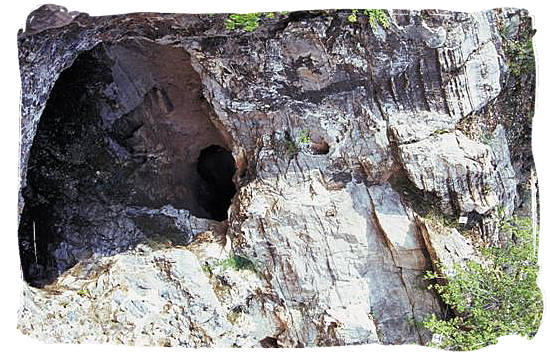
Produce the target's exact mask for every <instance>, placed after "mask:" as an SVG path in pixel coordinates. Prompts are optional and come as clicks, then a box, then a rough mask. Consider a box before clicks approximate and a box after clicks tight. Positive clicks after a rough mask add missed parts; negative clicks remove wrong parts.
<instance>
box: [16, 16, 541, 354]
mask: <svg viewBox="0 0 550 354" xmlns="http://www.w3.org/2000/svg"><path fill="white" fill-rule="evenodd" d="M348 15H349V13H348V12H346V11H310V12H297V13H290V14H288V15H282V14H276V15H275V18H273V19H263V20H262V21H263V22H262V23H261V25H260V27H259V28H258V29H257V30H256V31H254V32H252V33H246V32H244V31H242V30H235V31H227V30H226V29H225V24H224V21H225V19H226V15H222V14H220V15H214V16H209V15H178V14H131V15H120V16H107V17H90V16H88V15H86V14H75V13H68V12H66V11H65V10H60V8H57V7H55V6H52V5H49V6H47V7H43V8H41V9H39V10H37V11H36V12H35V13H33V14H32V15H31V16H34V17H35V19H31V18H29V26H28V29H27V31H25V32H21V33H20V34H19V37H18V40H19V48H20V65H21V77H22V85H23V95H22V99H23V104H22V145H21V171H20V173H21V192H20V204H19V207H20V209H19V211H20V228H19V240H20V253H21V260H22V267H23V274H24V278H25V280H26V281H27V282H28V283H29V284H30V285H26V286H25V291H24V293H23V295H22V296H23V303H22V306H21V309H20V318H19V328H20V329H21V331H22V332H23V333H26V334H29V335H31V336H33V337H36V338H39V339H41V340H45V341H54V342H114V343H126V344H144V345H171V346H173V345H181V346H246V347H249V346H263V347H278V346H285V347H300V346H316V345H345V344H361V343H387V344H390V343H391V344H400V343H419V344H426V343H428V342H429V341H430V339H431V336H430V333H428V332H426V331H425V330H424V329H422V328H420V327H419V326H418V325H417V323H418V321H421V320H422V319H423V318H424V317H425V316H426V315H427V314H430V313H441V312H442V310H443V308H442V305H441V302H440V299H438V297H437V296H436V295H435V294H434V293H433V292H431V291H429V290H427V289H426V285H427V284H426V283H425V281H424V280H423V275H424V274H425V272H426V270H429V269H432V267H433V265H434V264H435V262H436V261H437V262H441V263H443V264H446V265H452V264H454V263H456V262H462V261H464V260H465V259H472V258H475V254H476V250H475V244H474V243H473V241H472V240H470V239H468V238H466V236H464V234H463V233H462V231H464V230H468V231H469V232H470V233H476V232H477V233H480V234H481V236H482V237H483V238H484V239H485V240H488V241H492V240H498V235H497V234H496V233H497V231H498V230H497V229H496V228H494V227H490V226H491V223H492V222H493V221H494V220H495V215H496V214H497V210H498V212H499V213H500V214H499V215H501V214H502V213H503V214H504V215H511V214H512V213H513V212H514V210H515V208H516V207H518V206H520V204H521V203H522V201H523V197H524V196H523V194H522V193H523V190H522V185H523V184H524V183H525V181H526V180H527V178H528V177H527V176H529V175H530V173H531V169H532V168H533V164H532V160H531V159H530V155H529V154H525V153H523V152H522V151H523V150H525V149H530V146H529V144H530V135H529V136H527V138H526V137H525V136H524V135H525V134H523V137H522V138H521V139H520V138H519V136H520V135H521V134H520V132H525V130H524V129H526V128H525V127H524V126H516V125H514V123H513V122H514V121H515V120H518V119H520V120H521V119H523V120H525V121H526V122H525V124H527V125H528V124H529V123H528V122H527V121H528V120H530V118H531V117H530V113H529V112H530V111H525V112H523V111H521V112H520V113H521V114H516V115H515V116H513V117H512V116H508V115H506V114H505V112H506V111H505V110H504V109H503V108H502V107H503V106H505V105H506V104H507V103H506V102H509V96H511V95H515V94H517V93H516V92H515V91H514V88H515V87H516V86H515V85H524V86H522V87H532V88H534V86H529V85H530V83H531V82H532V81H534V72H526V73H525V74H523V75H524V76H523V77H522V78H517V77H516V78H513V77H512V76H510V73H509V72H510V70H509V62H510V60H511V59H510V58H509V57H507V53H506V52H505V51H504V49H503V40H504V38H503V37H502V34H501V33H502V32H501V29H502V26H508V24H510V23H516V24H517V23H521V26H522V28H523V29H521V28H520V29H518V30H517V31H516V32H513V33H516V34H515V35H519V33H520V32H521V31H522V30H527V31H530V30H531V29H530V19H529V17H528V15H527V13H526V12H524V11H520V10H491V11H484V12H480V13H475V14H466V13H456V12H445V11H422V12H419V11H390V12H389V18H390V26H389V28H387V29H383V28H382V27H380V26H378V28H375V29H372V28H371V27H370V26H369V25H368V23H367V22H366V21H367V20H366V19H364V18H362V19H361V21H359V22H358V23H349V22H348V21H347V16H348ZM512 19H514V21H512ZM512 35H514V34H512ZM518 80H519V81H518ZM518 82H519V83H518ZM523 94H524V95H527V96H529V95H530V96H529V97H531V98H532V96H533V94H534V92H533V91H532V90H531V91H529V90H525V92H524V93H523ZM526 100H527V99H526ZM525 109H526V110H528V109H529V108H528V107H527V106H526V107H525ZM516 113H517V112H516ZM480 131H482V132H484V133H486V132H490V133H492V134H491V136H485V135H483V134H480V133H479V132H480ZM529 134H530V132H529ZM520 155H521V156H524V157H525V159H523V160H522V162H521V163H518V162H517V161H515V160H514V158H517V157H518V156H520ZM205 159H206V160H205ZM433 214H437V215H440V216H441V217H442V218H449V219H451V220H453V221H456V219H457V218H458V217H459V216H466V217H467V220H468V222H467V223H466V225H461V227H460V228H459V229H458V230H457V229H453V228H448V229H447V228H446V229H445V230H444V231H440V230H438V229H434V228H433V227H430V226H429V225H430V224H429V223H428V222H425V219H424V217H429V215H433ZM151 245H153V246H151ZM151 247H154V249H152V248H151ZM232 262H233V263H232Z"/></svg>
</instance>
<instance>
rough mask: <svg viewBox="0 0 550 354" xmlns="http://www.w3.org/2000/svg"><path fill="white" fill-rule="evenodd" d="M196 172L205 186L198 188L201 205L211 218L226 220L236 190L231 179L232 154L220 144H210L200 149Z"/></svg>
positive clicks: (232, 167) (233, 165)
mask: <svg viewBox="0 0 550 354" xmlns="http://www.w3.org/2000/svg"><path fill="white" fill-rule="evenodd" d="M197 172H198V173H199V175H200V176H201V178H202V179H203V180H204V182H205V187H206V188H203V189H201V190H199V195H198V200H199V202H200V203H201V205H202V207H203V208H204V209H205V210H206V211H207V212H208V213H209V214H210V215H211V216H212V219H214V220H217V221H223V220H226V219H227V209H228V208H229V205H230V204H231V198H233V196H234V195H235V192H236V188H235V184H234V183H233V180H232V178H233V175H234V174H235V159H234V158H233V155H231V152H230V151H228V150H226V149H224V148H222V147H221V146H218V145H211V146H209V147H207V148H206V149H203V150H202V151H201V153H200V155H199V161H198V163H197Z"/></svg>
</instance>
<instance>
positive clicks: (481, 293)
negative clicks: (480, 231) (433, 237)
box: [423, 218, 543, 350]
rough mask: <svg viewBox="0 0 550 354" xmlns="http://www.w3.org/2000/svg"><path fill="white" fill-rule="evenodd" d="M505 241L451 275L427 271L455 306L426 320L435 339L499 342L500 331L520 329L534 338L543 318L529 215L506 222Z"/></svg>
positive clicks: (462, 343) (442, 343)
mask: <svg viewBox="0 0 550 354" xmlns="http://www.w3.org/2000/svg"><path fill="white" fill-rule="evenodd" d="M502 229H503V231H504V233H506V234H508V236H509V237H508V238H509V239H508V242H507V245H506V246H505V247H486V248H482V250H481V251H482V254H483V256H485V258H486V262H483V263H481V264H480V263H476V262H473V261H470V262H468V263H467V265H466V266H465V267H461V266H459V265H456V266H455V268H454V269H453V272H452V274H453V275H452V276H450V277H447V278H445V277H443V275H442V273H443V272H442V271H434V272H432V271H429V272H427V274H426V277H425V278H426V279H427V280H430V281H435V284H432V285H430V286H429V287H430V288H433V289H434V290H435V291H436V292H437V293H438V294H439V295H440V297H441V299H442V300H443V301H444V302H445V304H447V305H448V307H449V309H450V310H452V315H450V316H448V317H447V318H443V319H441V318H438V317H437V316H436V315H435V314H432V315H430V316H429V317H428V318H427V319H426V320H425V321H424V322H423V325H424V326H425V327H426V328H427V329H429V330H430V331H431V332H433V333H434V340H432V343H431V345H432V346H436V347H440V348H444V349H452V350H475V349H479V348H482V347H484V346H486V345H489V344H495V343H496V342H497V339H498V337H500V336H504V335H511V334H519V335H522V336H527V337H528V338H532V337H533V336H534V335H535V334H536V333H537V330H538V327H539V324H540V321H541V319H542V308H543V304H542V294H541V292H540V290H539V288H538V287H537V273H538V265H537V243H538V242H537V240H538V236H537V235H533V230H532V227H531V220H530V219H529V218H514V219H513V220H508V221H505V222H504V223H503V225H502Z"/></svg>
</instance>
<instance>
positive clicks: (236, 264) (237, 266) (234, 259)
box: [202, 255, 257, 274]
mask: <svg viewBox="0 0 550 354" xmlns="http://www.w3.org/2000/svg"><path fill="white" fill-rule="evenodd" d="M216 267H221V269H223V270H227V269H233V270H236V271H240V270H244V269H247V270H250V271H252V272H257V268H256V265H255V264H254V263H253V262H252V261H251V260H249V259H248V258H245V257H242V256H239V255H232V256H229V257H228V258H226V259H224V260H220V261H217V262H215V263H213V264H208V263H207V264H205V265H203V266H202V270H203V271H204V272H205V273H208V274H212V271H213V269H214V268H216Z"/></svg>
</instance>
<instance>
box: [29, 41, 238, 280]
mask: <svg viewBox="0 0 550 354" xmlns="http://www.w3.org/2000/svg"><path fill="white" fill-rule="evenodd" d="M211 117H212V113H211V110H210V108H209V105H208V103H207V102H206V101H205V99H204V96H203V95H202V82H201V79H200V77H199V75H198V74H197V73H196V72H195V71H194V69H193V67H192V65H191V62H190V56H189V54H188V53H187V52H185V51H184V50H183V49H182V48H177V47H171V46H164V45H159V44H155V43H152V42H148V41H141V40H128V41H124V42H117V43H112V44H100V45H98V46H97V47H95V48H93V49H92V50H89V51H86V52H83V53H81V54H80V55H79V56H78V57H77V58H76V60H75V61H74V63H73V64H72V65H71V66H70V67H69V68H67V69H66V70H65V71H63V72H62V73H61V74H60V76H59V78H58V79H57V80H56V82H55V84H54V87H53V88H52V90H51V92H50V95H49V98H48V101H47V102H46V105H45V108H44V111H43V113H42V116H41V118H40V122H39V124H38V127H37V130H36V135H35V137H34V140H33V144H32V146H31V149H30V154H29V160H28V163H27V166H26V168H27V183H26V186H25V188H24V189H23V191H22V195H23V198H24V201H25V204H24V208H23V211H22V213H21V218H20V224H19V231H18V233H19V249H20V258H21V265H22V269H23V276H24V279H25V280H26V281H27V282H28V283H30V284H31V285H35V286H42V285H45V284H47V283H49V282H51V281H53V280H55V279H56V277H57V276H59V275H60V274H61V273H62V272H63V271H65V270H67V269H68V268H70V267H72V266H73V265H74V264H76V263H77V262H78V261H80V260H82V259H85V258H87V257H89V256H91V255H93V254H98V255H113V254H116V253H119V252H122V251H125V250H127V249H129V248H131V247H132V246H134V245H136V244H137V243H139V242H140V241H141V240H143V239H144V238H149V236H151V235H154V236H155V237H157V236H163V234H165V233H166V232H167V231H166V230H168V231H169V233H170V238H171V239H172V240H176V241H177V242H178V243H179V244H187V243H188V242H190V241H191V239H192V235H189V234H188V233H186V232H187V231H185V230H183V229H182V227H181V226H180V225H182V224H185V222H182V220H181V219H178V217H179V216H177V215H188V214H185V213H190V214H191V215H192V216H195V217H198V218H205V219H212V220H217V221H222V220H226V219H227V211H228V208H229V206H230V204H231V198H232V197H233V195H234V194H235V191H236V188H235V185H234V184H233V181H232V178H233V174H234V173H235V161H234V159H233V156H232V155H231V152H230V150H228V149H227V148H226V147H227V146H228V144H227V143H226V141H225V138H224V137H223V135H222V134H221V133H220V131H219V130H218V128H217V127H215V126H214V124H213V123H212V121H211ZM166 208H168V209H166ZM166 210H175V214H174V215H169V216H167V215H166ZM181 213H183V214H181Z"/></svg>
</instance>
